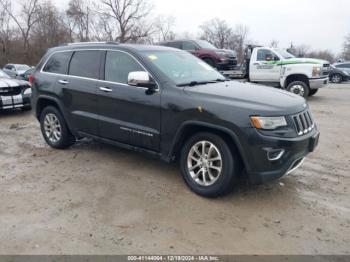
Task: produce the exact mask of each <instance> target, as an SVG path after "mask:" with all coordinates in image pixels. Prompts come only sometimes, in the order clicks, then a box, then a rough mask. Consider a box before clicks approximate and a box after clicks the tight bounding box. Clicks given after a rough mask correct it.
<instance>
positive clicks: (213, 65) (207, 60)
mask: <svg viewBox="0 0 350 262" xmlns="http://www.w3.org/2000/svg"><path fill="white" fill-rule="evenodd" d="M203 61H204V62H206V63H207V64H208V65H210V66H211V67H214V68H216V64H215V62H214V60H213V59H211V58H209V57H205V58H203Z"/></svg>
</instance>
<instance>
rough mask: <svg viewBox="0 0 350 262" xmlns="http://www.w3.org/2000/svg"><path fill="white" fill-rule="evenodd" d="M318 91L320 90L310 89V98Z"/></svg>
mask: <svg viewBox="0 0 350 262" xmlns="http://www.w3.org/2000/svg"><path fill="white" fill-rule="evenodd" d="M317 91H318V88H316V89H310V92H309V96H313V95H314V94H316V93H317Z"/></svg>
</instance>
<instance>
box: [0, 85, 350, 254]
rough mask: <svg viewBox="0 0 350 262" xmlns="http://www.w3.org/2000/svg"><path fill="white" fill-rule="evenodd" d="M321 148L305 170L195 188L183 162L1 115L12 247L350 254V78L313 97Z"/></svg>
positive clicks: (1, 173) (1, 244) (3, 240)
mask: <svg viewBox="0 0 350 262" xmlns="http://www.w3.org/2000/svg"><path fill="white" fill-rule="evenodd" d="M309 103H310V106H311V110H312V112H313V114H314V118H315V119H316V122H317V124H318V126H319V129H320V131H321V138H320V144H319V147H318V148H317V150H316V152H314V153H313V154H311V155H310V156H309V157H308V158H307V159H306V161H305V162H304V164H303V166H302V167H301V168H300V169H298V170H296V171H295V172H294V173H292V174H290V175H288V176H285V177H283V178H281V179H280V180H278V181H275V182H273V183H270V184H267V185H261V186H252V185H248V184H247V183H244V182H242V183H241V185H240V187H239V190H238V191H236V192H234V193H232V194H231V195H229V196H227V197H224V198H219V199H214V200H213V199H205V198H201V197H199V196H197V195H195V194H193V193H192V192H191V191H189V189H188V188H187V187H186V186H185V184H184V182H183V181H182V179H181V176H180V173H179V169H178V167H177V165H176V164H170V165H169V164H166V163H163V162H161V161H160V160H157V159H153V158H150V157H148V156H145V155H142V154H139V153H135V152H130V151H126V150H123V149H119V148H116V147H112V146H109V145H105V144H100V143H97V142H93V141H83V142H80V143H78V144H76V145H75V146H73V147H71V148H70V149H68V150H64V151H59V150H54V149H51V148H49V147H48V146H47V145H46V144H45V142H44V140H43V138H42V136H41V133H40V130H39V125H38V123H37V121H36V120H35V119H34V117H33V116H32V114H31V113H30V112H27V113H23V112H21V111H17V112H10V111H6V112H1V113H0V199H1V200H0V201H1V204H0V254H128V253H129V254H130V253H131V254H135V253H138V254H140V253H142V254H143V253H147V254H155V253H156V254H159V253H160V254H169V253H171V254H185V253H186V254H187V253H191V254H203V253H205V254H251V253H255V254H350V201H349V199H350V195H349V189H350V172H349V170H350V168H349V166H350V149H349V145H350V132H349V130H350V121H349V119H350V113H349V112H350V84H340V85H331V86H330V87H328V88H325V89H323V90H320V91H319V93H318V94H316V95H315V97H312V98H310V99H309Z"/></svg>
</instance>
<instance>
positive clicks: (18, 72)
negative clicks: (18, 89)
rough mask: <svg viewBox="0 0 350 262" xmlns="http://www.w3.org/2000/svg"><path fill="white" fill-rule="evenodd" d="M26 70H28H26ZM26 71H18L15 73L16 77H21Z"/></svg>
mask: <svg viewBox="0 0 350 262" xmlns="http://www.w3.org/2000/svg"><path fill="white" fill-rule="evenodd" d="M27 70H28V69H27ZM27 70H18V71H17V75H19V76H20V75H22V74H24V73H25V72H26V71H27Z"/></svg>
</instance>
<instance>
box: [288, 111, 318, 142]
mask: <svg viewBox="0 0 350 262" xmlns="http://www.w3.org/2000/svg"><path fill="white" fill-rule="evenodd" d="M293 122H294V126H295V129H296V131H297V134H298V135H299V136H301V135H305V134H307V133H309V132H311V131H312V130H313V129H314V128H315V123H314V121H313V119H312V117H311V114H310V112H309V111H308V110H306V111H304V112H301V113H299V114H297V115H294V116H293Z"/></svg>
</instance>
